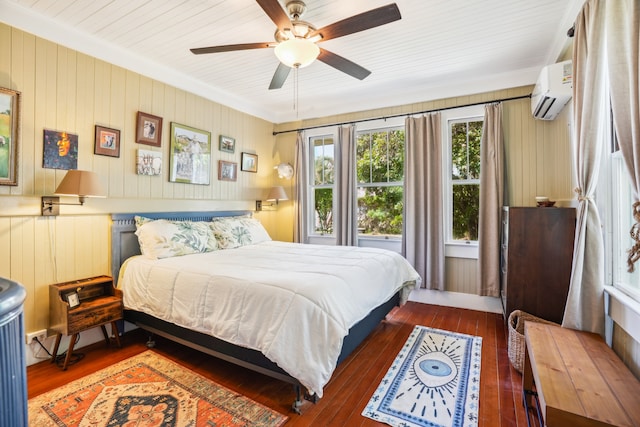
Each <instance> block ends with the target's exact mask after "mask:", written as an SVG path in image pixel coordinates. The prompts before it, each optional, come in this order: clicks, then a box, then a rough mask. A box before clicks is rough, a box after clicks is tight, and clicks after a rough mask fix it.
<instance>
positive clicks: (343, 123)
mask: <svg viewBox="0 0 640 427" xmlns="http://www.w3.org/2000/svg"><path fill="white" fill-rule="evenodd" d="M524 98H531V94H529V95H521V96H514V97H512V98H502V99H495V100H493V101H482V102H474V103H472V104H464V105H456V106H453V107H443V108H434V109H433V110H424V111H415V112H412V113H402V114H394V115H391V116H381V117H372V118H370V119H360V120H350V121H347V122H340V123H330V124H326V125H317V126H309V127H304V128H298V129H289V130H281V131H277V132H273V135H274V136H275V135H280V134H281V133H289V132H300V131H302V130H309V129H319V128H324V127H329V126H342V125H347V124H351V123H362V122H371V121H373V120H381V119H382V120H386V119H393V118H396V117H404V116H411V115H413V114H426V113H434V112H436V111H446V110H453V109H455V108H464V107H475V106H476V105H484V104H492V103H494V102H506V101H515V100H517V99H524Z"/></svg>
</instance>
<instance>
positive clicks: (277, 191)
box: [267, 186, 289, 202]
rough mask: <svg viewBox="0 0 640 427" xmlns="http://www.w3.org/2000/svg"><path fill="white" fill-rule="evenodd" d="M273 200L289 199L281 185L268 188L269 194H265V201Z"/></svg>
mask: <svg viewBox="0 0 640 427" xmlns="http://www.w3.org/2000/svg"><path fill="white" fill-rule="evenodd" d="M274 200H275V201H276V202H278V200H289V198H288V197H287V193H285V191H284V188H283V187H282V186H277V187H271V190H269V195H267V201H268V202H271V201H274Z"/></svg>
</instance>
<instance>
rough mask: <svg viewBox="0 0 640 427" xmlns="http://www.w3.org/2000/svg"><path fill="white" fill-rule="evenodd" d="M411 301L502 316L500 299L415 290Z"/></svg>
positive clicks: (410, 298) (410, 297) (410, 296)
mask: <svg viewBox="0 0 640 427" xmlns="http://www.w3.org/2000/svg"><path fill="white" fill-rule="evenodd" d="M409 301H415V302H421V303H424V304H434V305H443V306H446V307H457V308H466V309H469V310H478V311H486V312H489V313H500V314H502V302H501V301H500V298H497V297H484V296H480V295H473V294H465V293H462V292H447V291H435V290H432V289H414V290H413V291H412V292H411V294H410V295H409Z"/></svg>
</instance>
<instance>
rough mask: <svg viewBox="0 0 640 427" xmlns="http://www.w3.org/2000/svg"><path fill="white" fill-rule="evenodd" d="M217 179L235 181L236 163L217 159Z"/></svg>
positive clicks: (236, 173) (236, 176)
mask: <svg viewBox="0 0 640 427" xmlns="http://www.w3.org/2000/svg"><path fill="white" fill-rule="evenodd" d="M218 179H219V180H220V181H235V180H237V179H238V164H237V163H235V162H227V161H224V160H218Z"/></svg>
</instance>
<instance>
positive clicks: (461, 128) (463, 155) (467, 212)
mask: <svg viewBox="0 0 640 427" xmlns="http://www.w3.org/2000/svg"><path fill="white" fill-rule="evenodd" d="M482 124H483V121H482V120H477V119H476V120H461V121H452V122H450V123H449V131H450V136H451V164H450V168H451V169H450V170H451V180H450V182H451V195H452V216H451V221H452V225H451V231H452V236H450V237H451V239H452V240H454V241H467V242H469V241H477V240H478V222H479V214H480V140H481V138H482Z"/></svg>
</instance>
